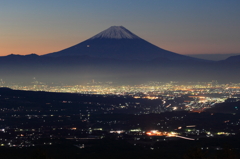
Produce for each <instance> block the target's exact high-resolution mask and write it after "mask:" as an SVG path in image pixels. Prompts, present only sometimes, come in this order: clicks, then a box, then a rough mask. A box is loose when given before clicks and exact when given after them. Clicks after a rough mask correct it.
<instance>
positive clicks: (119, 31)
mask: <svg viewBox="0 0 240 159" xmlns="http://www.w3.org/2000/svg"><path fill="white" fill-rule="evenodd" d="M98 38H100V39H104V38H107V39H139V37H138V36H137V35H135V34H133V33H132V32H130V31H129V30H127V29H126V28H124V27H123V26H111V27H110V28H108V29H106V30H104V31H102V32H100V33H99V34H97V35H95V36H93V37H92V38H90V39H98Z"/></svg>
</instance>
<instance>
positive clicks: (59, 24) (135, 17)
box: [0, 0, 240, 56]
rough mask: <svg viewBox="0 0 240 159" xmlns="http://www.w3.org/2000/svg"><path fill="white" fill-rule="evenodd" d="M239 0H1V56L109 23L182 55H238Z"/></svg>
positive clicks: (58, 45)
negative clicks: (120, 26)
mask: <svg viewBox="0 0 240 159" xmlns="http://www.w3.org/2000/svg"><path fill="white" fill-rule="evenodd" d="M239 17H240V1H239V0H1V1H0V28H1V29H0V56H1V55H7V54H10V53H14V54H29V53H37V54H45V53H50V52H55V51H59V50H61V49H64V48H66V47H69V46H72V45H74V44H76V43H79V42H81V41H83V40H86V39H88V38H90V37H91V36H93V35H95V34H97V33H99V32H100V31H102V30H105V29H107V28H108V27H110V26H113V25H122V26H124V27H126V28H127V29H129V30H130V31H132V32H133V33H135V34H137V35H138V36H140V37H142V38H143V39H145V40H148V41H149V42H151V43H153V44H155V45H157V46H159V47H161V48H164V49H166V50H170V51H174V52H177V53H181V54H199V53H209V54H210V53H240V45H239V43H240V31H239V28H240V18H239Z"/></svg>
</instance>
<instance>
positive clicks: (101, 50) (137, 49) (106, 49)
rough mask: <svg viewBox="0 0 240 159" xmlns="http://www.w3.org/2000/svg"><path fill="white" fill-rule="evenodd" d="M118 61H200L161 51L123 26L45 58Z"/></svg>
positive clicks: (112, 28)
mask: <svg viewBox="0 0 240 159" xmlns="http://www.w3.org/2000/svg"><path fill="white" fill-rule="evenodd" d="M81 55H87V56H90V57H97V58H111V59H118V60H144V61H146V60H153V59H157V58H161V59H169V60H200V59H197V58H192V57H188V56H184V55H180V54H177V53H174V52H171V51H167V50H164V49H161V48H159V47H157V46H155V45H153V44H151V43H149V42H147V41H146V40H144V39H142V38H140V37H139V36H137V35H135V34H133V33H132V32H130V31H129V30H128V29H126V28H125V27H123V26H111V27H110V28H108V29H106V30H104V31H102V32H100V33H99V34H97V35H95V36H93V37H91V38H90V39H88V40H86V41H83V42H81V43H79V44H77V45H74V46H72V47H69V48H66V49H64V50H61V51H59V52H54V53H50V54H46V55H44V56H52V57H61V56H81Z"/></svg>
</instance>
